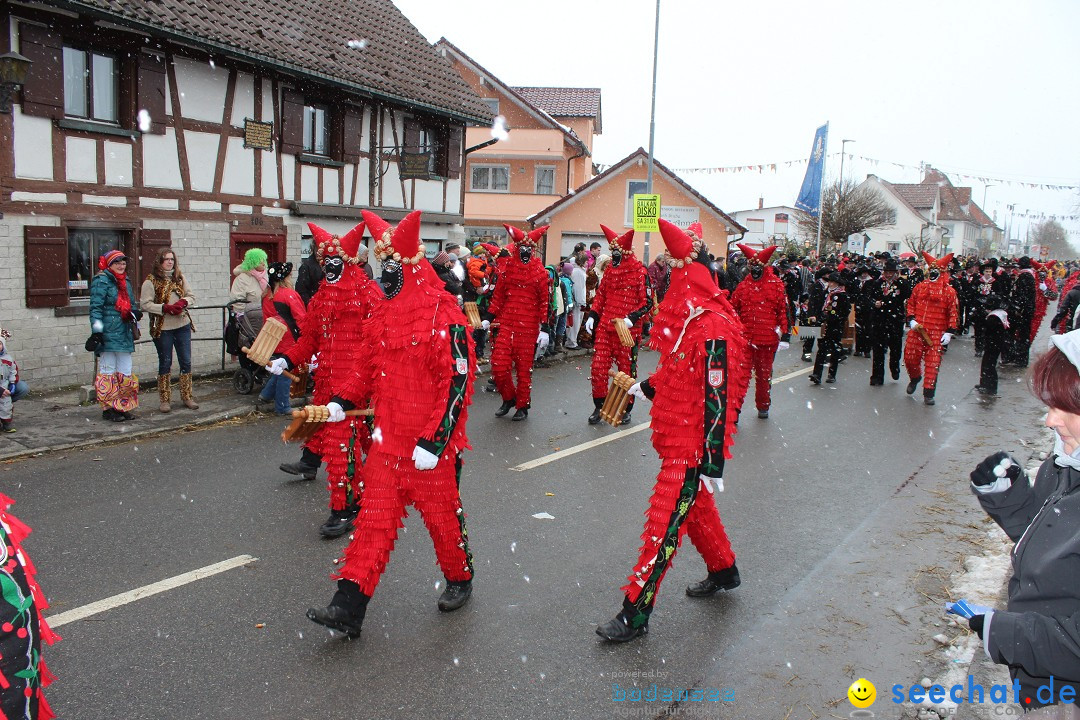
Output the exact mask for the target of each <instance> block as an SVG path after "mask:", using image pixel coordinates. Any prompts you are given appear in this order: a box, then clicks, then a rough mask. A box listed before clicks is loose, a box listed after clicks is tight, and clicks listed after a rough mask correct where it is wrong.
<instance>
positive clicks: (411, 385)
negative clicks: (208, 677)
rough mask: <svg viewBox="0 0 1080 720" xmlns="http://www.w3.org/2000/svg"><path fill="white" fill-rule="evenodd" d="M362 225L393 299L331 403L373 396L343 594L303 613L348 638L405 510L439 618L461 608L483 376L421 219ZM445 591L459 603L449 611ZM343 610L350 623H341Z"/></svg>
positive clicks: (379, 312) (468, 564) (372, 324)
mask: <svg viewBox="0 0 1080 720" xmlns="http://www.w3.org/2000/svg"><path fill="white" fill-rule="evenodd" d="M364 220H365V222H366V223H367V225H368V227H369V228H370V229H371V232H372V235H373V237H375V238H376V242H375V254H376V255H377V256H378V257H379V259H380V260H382V261H383V265H382V267H383V271H382V272H383V276H382V277H383V286H384V288H385V290H386V300H385V301H383V302H382V303H380V305H379V307H378V308H377V309H376V311H375V313H374V314H373V315H372V317H371V318H370V321H369V323H368V328H369V329H370V331H369V332H368V333H367V334H366V336H365V338H364V341H363V353H362V355H361V357H360V358H359V360H358V361H357V363H356V364H355V365H354V368H353V373H352V377H351V379H350V380H349V381H348V382H347V383H345V385H344V386H343V387H342V388H341V391H340V393H339V397H338V398H335V401H337V402H339V403H340V404H341V405H342V406H343V407H347V406H349V405H360V404H366V403H367V402H368V401H369V399H370V401H371V404H372V407H373V409H374V411H375V429H374V431H373V437H372V446H371V451H370V453H369V454H368V456H367V461H366V463H365V466H364V477H365V480H364V494H363V497H362V503H361V508H360V515H359V517H358V518H357V521H356V529H355V531H354V533H353V537H352V542H351V543H349V546H348V548H347V549H346V550H345V556H344V558H343V564H342V565H341V568H340V570H339V572H338V574H337V577H338V578H339V583H338V588H339V591H338V593H339V594H338V595H335V601H334V602H333V603H332V604H331V607H330V608H327V609H318V610H315V609H313V610H311V611H309V613H308V616H309V617H311V619H312V620H314V621H315V622H319V623H321V624H324V625H328V626H329V627H334V628H336V629H340V630H344V631H345V632H347V633H350V634H356V633H359V629H360V623H361V622H362V621H363V614H364V611H365V609H366V606H367V601H368V599H370V597H371V595H372V593H373V592H374V591H375V587H376V586H377V585H378V583H379V578H380V577H381V576H382V573H383V571H384V570H385V569H386V563H387V561H388V560H389V557H390V553H391V551H392V550H393V548H394V543H395V541H396V539H397V534H398V528H400V527H402V522H401V520H402V518H404V517H405V514H406V506H407V505H412V506H413V507H415V508H416V509H417V510H418V511H419V512H420V516H421V517H422V518H423V521H424V525H425V526H426V527H427V529H428V532H429V533H430V534H431V539H432V541H433V543H434V546H435V557H436V559H437V560H438V562H439V567H440V568H441V569H442V572H443V575H444V576H445V577H446V580H447V583H448V586H447V592H446V593H444V595H443V598H442V599H440V609H443V610H451V609H456V607H460V605H461V604H464V599H467V597H468V592H469V589H470V588H471V585H470V583H471V581H472V575H473V568H472V555H471V553H470V552H469V546H468V533H467V532H466V529H465V513H464V512H463V510H462V508H461V499H460V496H459V494H458V478H459V473H460V470H461V460H460V457H459V456H460V454H461V452H462V451H464V450H465V449H467V448H468V447H469V442H468V438H467V437H466V435H465V423H466V421H467V418H468V412H467V409H466V408H467V406H468V405H469V403H470V402H471V399H472V392H473V373H474V370H475V368H476V357H475V355H474V352H473V342H472V337H471V334H470V333H469V331H468V321H467V320H466V319H465V315H464V314H463V313H462V311H461V309H460V308H459V307H458V304H457V299H456V298H455V297H454V296H452V295H450V294H449V293H447V292H446V291H445V290H444V289H443V283H442V282H440V281H439V279H438V277H437V276H436V275H435V272H434V270H433V269H432V267H431V265H430V264H429V263H428V261H427V260H425V259H424V249H423V245H422V244H421V242H420V212H419V211H415V212H412V213H409V214H408V215H407V216H406V217H405V218H404V219H403V220H402V221H401V223H400V224H399V225H398V226H397V227H396V228H391V227H390V225H389V224H387V223H386V222H385V221H383V220H382V219H381V218H379V217H377V216H376V215H373V214H372V213H370V212H367V211H364ZM448 594H452V595H453V596H454V597H455V598H457V599H460V604H458V605H457V606H456V607H450V606H446V605H445V603H444V600H445V599H446V598H447V596H448ZM462 598H464V599H462ZM335 607H338V608H343V609H344V610H335V609H334V608H335ZM341 612H345V613H346V614H347V615H348V617H349V618H350V623H340V622H337V621H336V620H335V614H338V615H340V613H341Z"/></svg>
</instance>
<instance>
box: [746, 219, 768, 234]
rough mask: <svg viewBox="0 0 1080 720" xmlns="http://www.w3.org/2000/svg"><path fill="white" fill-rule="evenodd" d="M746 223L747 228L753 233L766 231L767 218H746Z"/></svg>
mask: <svg viewBox="0 0 1080 720" xmlns="http://www.w3.org/2000/svg"><path fill="white" fill-rule="evenodd" d="M743 224H744V225H746V229H747V231H749V232H752V233H763V232H765V218H746V220H745V221H744V222H743Z"/></svg>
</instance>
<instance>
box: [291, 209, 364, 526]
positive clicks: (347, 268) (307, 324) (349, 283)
mask: <svg viewBox="0 0 1080 720" xmlns="http://www.w3.org/2000/svg"><path fill="white" fill-rule="evenodd" d="M308 227H309V228H311V232H312V234H313V235H314V236H315V242H316V243H317V244H316V250H315V254H316V258H318V260H319V262H320V263H322V265H323V266H324V268H325V269H326V270H327V276H326V279H325V280H324V282H323V283H322V284H321V285H320V286H319V290H318V292H316V293H315V296H314V297H312V298H311V302H310V303H309V304H308V307H307V314H306V315H305V317H304V321H303V323H302V324H301V326H300V338H299V339H298V340H297V341H296V344H295V345H293V347H292V348H291V349H290V350H288V352H287V353H285V359H286V360H287V361H288V363H289V366H290V367H295V366H297V365H298V364H300V363H302V362H307V361H308V360H310V359H311V356H312V355H314V354H318V356H319V368H318V370H317V371H316V373H315V395H314V398H313V403H314V404H315V405H325V404H326V403H327V402H329V401H330V399H331V398H332V397H333V396H334V395H335V394H337V392H338V387H339V386H340V385H341V384H342V383H343V382H345V381H346V380H347V379H348V378H349V377H350V376H351V373H352V371H353V366H354V364H355V363H356V360H357V357H358V356H359V351H360V347H361V343H362V342H363V340H364V324H365V322H366V320H367V319H368V318H369V317H370V316H371V314H372V313H373V312H374V311H375V308H376V307H377V306H378V305H379V303H380V302H381V301H382V291H381V290H380V289H379V286H378V285H377V284H376V283H375V282H374V281H373V280H371V279H370V278H368V276H367V275H366V274H365V273H364V271H363V270H362V269H361V267H360V265H359V264H358V263H359V261H358V259H357V253H358V250H359V247H360V240H361V239H362V238H363V235H364V224H363V223H360V224H359V225H357V226H356V227H354V228H353V229H352V230H350V231H349V232H348V233H346V234H345V236H344V237H341V238H339V237H337V236H336V235H332V234H330V233H328V232H327V231H326V230H323V229H322V228H321V227H319V226H318V225H315V224H314V223H308ZM369 444H370V436H369V434H368V429H367V427H366V426H365V425H364V423H363V422H362V421H361V420H360V419H358V418H350V419H349V421H348V422H345V423H327V424H326V426H325V427H323V428H321V429H320V430H319V431H318V433H316V435H315V437H313V438H312V439H311V440H309V441H308V443H307V445H306V446H305V457H310V455H311V454H314V455H315V456H317V457H319V458H322V459H325V460H326V484H327V488H328V489H329V491H330V509H331V511H332V514H331V520H328V521H327V524H326V525H324V526H323V530H322V532H323V534H324V535H327V536H328V537H336V536H338V535H343V534H345V533H346V532H348V529H349V522H348V521H351V520H352V517H353V516H355V513H356V506H357V503H358V501H359V495H360V487H361V484H362V480H363V473H362V470H361V467H360V463H359V462H357V460H356V458H357V456H358V454H359V453H360V451H361V450H362V449H366V448H367V446H368V445H369ZM316 467H318V465H317V462H316Z"/></svg>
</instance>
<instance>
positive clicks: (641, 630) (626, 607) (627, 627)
mask: <svg viewBox="0 0 1080 720" xmlns="http://www.w3.org/2000/svg"><path fill="white" fill-rule="evenodd" d="M631 618H633V620H631ZM648 632H649V615H648V613H639V612H638V611H637V610H636V609H635V608H634V606H633V605H631V604H630V601H629V600H623V609H622V610H620V611H619V614H618V615H616V616H615V617H613V618H612V619H611V620H608V621H607V622H606V623H604V624H603V625H599V626H597V628H596V634H597V635H599V636H600V637H602V638H604V639H605V640H607V641H608V642H617V643H624V642H630V641H631V640H636V639H637V638H639V637H641V636H642V635H646V634H648Z"/></svg>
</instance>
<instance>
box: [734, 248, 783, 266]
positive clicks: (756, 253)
mask: <svg viewBox="0 0 1080 720" xmlns="http://www.w3.org/2000/svg"><path fill="white" fill-rule="evenodd" d="M735 247H737V248H739V249H740V250H742V254H743V255H745V256H746V261H747V262H750V261H751V260H756V261H758V262H759V263H761V264H762V265H765V264H766V263H768V262H769V258H771V257H772V254H773V253H774V252H776V248H777V246H776V245H772V246H770V247H767V248H765V249H763V250H754V249H753V248H752V247H750V246H748V245H743V244H742V243H735Z"/></svg>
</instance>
